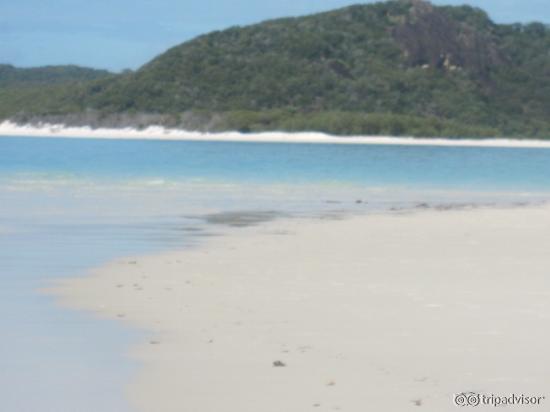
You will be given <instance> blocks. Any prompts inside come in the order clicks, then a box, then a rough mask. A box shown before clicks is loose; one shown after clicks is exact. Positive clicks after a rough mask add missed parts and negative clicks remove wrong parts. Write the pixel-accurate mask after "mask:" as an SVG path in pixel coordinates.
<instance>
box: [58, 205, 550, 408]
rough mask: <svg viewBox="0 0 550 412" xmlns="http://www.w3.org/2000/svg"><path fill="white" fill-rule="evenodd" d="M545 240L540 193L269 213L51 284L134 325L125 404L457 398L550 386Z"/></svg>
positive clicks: (549, 266)
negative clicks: (481, 205)
mask: <svg viewBox="0 0 550 412" xmlns="http://www.w3.org/2000/svg"><path fill="white" fill-rule="evenodd" d="M245 220H246V219H245ZM241 221H242V219H241ZM237 226H240V225H237ZM549 247H550V208H548V207H547V206H545V207H525V208H515V209H475V210H451V211H449V210H445V211H441V210H440V211H434V210H427V211H417V212H415V213H403V212H395V213H393V214H392V213H388V214H384V215H370V216H359V217H347V218H343V219H338V220H331V219H329V220H327V219H278V220H274V221H270V222H264V223H261V224H259V225H255V226H250V227H245V228H238V229H229V230H228V233H226V234H225V235H223V236H219V237H212V238H205V239H204V242H203V244H202V246H200V247H197V248H194V249H189V250H183V251H175V252H169V253H165V254H161V255H154V256H145V257H141V256H140V257H134V258H127V259H123V260H118V261H115V262H113V263H111V264H109V265H107V266H105V267H102V268H98V269H97V270H95V271H93V272H92V273H91V274H90V276H88V277H85V278H78V279H73V280H69V281H63V282H61V283H59V285H58V286H57V287H56V288H55V293H56V294H58V295H59V296H60V301H61V303H62V304H63V305H66V306H69V307H71V308H77V309H85V310H90V311H93V313H95V314H97V315H99V316H101V317H105V318H110V319H118V320H120V321H121V322H126V323H128V324H131V325H133V326H136V327H138V328H141V329H144V330H145V331H147V336H148V338H147V340H146V341H144V342H142V343H141V344H140V345H138V346H136V347H133V348H131V349H130V355H131V356H132V357H135V358H137V359H138V360H140V361H141V362H142V365H143V367H142V369H141V371H140V372H139V374H138V375H137V376H136V377H135V379H134V380H133V381H132V382H130V383H129V385H128V391H127V394H128V397H129V398H130V400H131V401H132V403H133V405H135V407H136V410H138V411H147V412H165V411H170V412H171V411H174V412H175V411H178V412H181V411H189V412H195V411H196V412H258V411H261V412H281V411H285V412H304V411H309V410H311V411H337V410H341V411H353V412H359V411H383V412H402V411H409V410H410V411H416V410H419V411H420V410H422V411H434V412H442V411H454V410H455V409H456V407H455V405H454V404H453V398H454V394H457V393H462V392H470V391H473V392H476V393H482V394H487V395H491V394H495V395H499V396H501V395H510V394H512V393H515V394H518V395H521V394H525V395H533V396H549V397H550V393H549V388H548V368H549V366H550V352H549V351H548V347H550V331H549V329H548V322H549V321H550V276H549V275H550V272H549V270H550V254H549V253H548V250H549ZM546 402H547V403H546V404H545V400H542V404H541V405H542V408H545V407H546V408H547V407H548V402H550V399H549V400H548V401H546ZM515 408H516V409H517V410H525V409H530V410H536V409H538V408H537V407H533V406H515ZM476 410H494V407H493V406H486V407H479V408H477V409H476Z"/></svg>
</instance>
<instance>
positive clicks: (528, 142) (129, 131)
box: [0, 121, 550, 148]
mask: <svg viewBox="0 0 550 412" xmlns="http://www.w3.org/2000/svg"><path fill="white" fill-rule="evenodd" d="M2 136H10V137H11V136H24V137H28V136H32V137H45V138H48V137H53V138H55V137H66V138H77V139H90V138H93V139H137V140H183V141H220V142H260V143H261V142H263V143H275V142H277V143H321V144H323V143H325V144H367V145H407V146H466V147H524V148H529V147H531V148H550V141H548V140H536V139H520V138H517V139H509V138H488V139H446V138H416V137H415V138H413V137H391V136H345V137H344V136H332V135H328V134H325V133H318V132H297V133H288V132H264V133H246V134H243V133H239V132H220V133H202V132H194V131H188V130H181V129H168V128H165V127H162V126H150V127H147V128H145V129H139V130H138V129H134V128H130V127H128V128H119V129H108V128H97V129H92V128H90V127H68V126H65V125H62V124H48V123H45V124H41V125H18V124H15V123H12V122H10V121H4V122H2V123H0V137H2Z"/></svg>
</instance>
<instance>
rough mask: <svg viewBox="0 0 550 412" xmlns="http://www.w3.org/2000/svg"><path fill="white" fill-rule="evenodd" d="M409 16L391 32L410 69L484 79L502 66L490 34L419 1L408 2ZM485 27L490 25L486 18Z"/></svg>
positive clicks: (502, 59)
mask: <svg viewBox="0 0 550 412" xmlns="http://www.w3.org/2000/svg"><path fill="white" fill-rule="evenodd" d="M407 3H409V4H410V12H409V14H408V15H406V16H405V17H404V19H402V21H401V22H400V23H399V24H397V25H396V27H395V28H394V29H393V31H392V35H393V37H394V38H395V40H396V41H397V42H398V43H399V44H400V46H401V48H402V50H403V53H404V54H405V57H406V59H407V61H408V63H409V64H410V65H411V66H423V67H425V68H428V67H432V68H437V69H441V70H460V69H464V70H468V71H470V72H473V73H475V74H477V75H479V76H482V77H483V78H487V76H488V74H489V72H490V71H491V69H492V68H493V67H495V66H497V65H500V64H502V63H503V62H504V58H503V56H502V54H501V53H500V51H499V50H498V47H497V44H496V39H495V38H494V36H493V35H492V34H491V31H490V30H484V31H481V30H478V28H476V27H474V26H472V25H471V24H468V23H467V22H463V21H459V20H457V19H453V18H451V16H450V15H449V14H447V13H445V12H444V11H443V10H441V9H439V8H435V7H434V6H433V5H431V4H430V3H428V2H426V1H422V0H412V1H408V2H407ZM485 18H486V23H487V26H486V27H485V29H487V28H490V26H491V24H492V23H491V22H490V21H489V19H488V17H486V16H485Z"/></svg>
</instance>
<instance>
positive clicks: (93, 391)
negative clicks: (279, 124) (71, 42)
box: [0, 137, 550, 412]
mask: <svg viewBox="0 0 550 412" xmlns="http://www.w3.org/2000/svg"><path fill="white" fill-rule="evenodd" d="M549 198H550V149H542V148H541V149H519V148H487V147H437V146H384V145H331V144H298V143H293V144H286V143H285V144H283V143H242V142H240V143H236V142H235V143H227V142H223V143H222V142H183V141H181V142H176V141H150V140H149V141H145V140H102V139H64V138H48V139H43V138H30V137H29V138H26V137H0V282H1V287H0V328H1V330H2V338H1V339H0V396H1V399H2V400H1V402H2V403H1V405H2V410H6V411H20V412H35V411H41V412H49V411H51V412H73V411H79V412H97V411H102V412H125V411H130V408H129V406H128V405H127V404H126V403H125V401H124V397H123V390H124V385H125V384H126V382H128V380H129V377H130V375H131V373H132V371H133V370H135V368H137V367H139V365H135V364H133V363H132V361H131V360H130V359H127V358H125V356H124V353H125V351H126V348H127V347H128V346H129V345H131V344H132V342H135V341H139V339H140V337H141V336H142V334H143V333H144V332H142V331H138V330H131V329H128V328H125V327H123V326H122V325H121V324H118V323H114V322H109V321H104V320H97V319H95V318H94V317H93V316H92V315H90V314H88V313H79V312H73V311H69V310H65V309H61V308H59V307H58V306H56V304H55V301H54V299H53V298H52V297H49V296H46V295H43V294H41V293H40V292H39V290H40V289H41V288H44V287H47V286H48V285H49V284H50V282H51V281H52V279H59V278H63V277H67V276H82V275H85V274H86V271H87V270H89V269H90V268H91V267H94V266H97V265H101V264H103V263H105V262H107V261H109V260H110V259H114V258H117V257H123V256H130V255H135V254H140V253H153V252H155V251H159V250H164V249H170V248H181V247H187V246H191V245H195V244H200V242H201V241H202V239H204V237H203V236H202V235H209V234H216V233H217V232H218V231H219V228H218V227H217V226H216V225H215V224H213V223H211V222H212V221H216V219H212V218H211V216H215V215H216V214H220V213H227V212H251V211H255V212H258V211H260V212H269V213H266V215H269V216H271V215H272V214H279V213H280V214H284V215H289V216H304V215H305V216H331V215H334V214H342V213H344V214H345V213H373V212H379V211H386V210H387V211H389V210H396V209H397V210H401V209H417V208H426V207H444V208H448V207H464V206H470V205H494V204H502V205H520V204H525V203H535V202H537V203H538V202H544V201H547V200H548V199H549ZM209 217H210V218H209ZM222 220H223V219H222ZM209 222H210V223H209Z"/></svg>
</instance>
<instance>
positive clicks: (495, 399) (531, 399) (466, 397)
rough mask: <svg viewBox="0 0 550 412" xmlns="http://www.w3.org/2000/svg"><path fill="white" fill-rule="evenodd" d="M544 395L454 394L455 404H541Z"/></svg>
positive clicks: (472, 405) (471, 405)
mask: <svg viewBox="0 0 550 412" xmlns="http://www.w3.org/2000/svg"><path fill="white" fill-rule="evenodd" d="M545 400H546V396H527V395H524V394H522V395H517V394H511V395H508V396H498V395H484V394H480V393H475V392H463V393H459V394H457V395H454V403H455V405H456V406H461V407H462V406H470V407H475V406H495V407H496V406H513V405H518V406H529V405H531V406H536V405H541V404H542V402H543V401H545Z"/></svg>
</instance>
